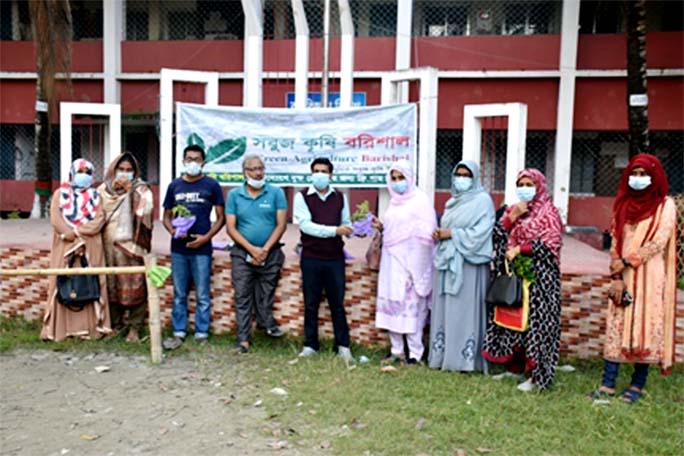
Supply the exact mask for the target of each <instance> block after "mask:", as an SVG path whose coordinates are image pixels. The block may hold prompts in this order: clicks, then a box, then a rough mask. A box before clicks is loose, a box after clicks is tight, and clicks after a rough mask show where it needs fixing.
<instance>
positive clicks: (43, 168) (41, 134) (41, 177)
mask: <svg viewBox="0 0 684 456" xmlns="http://www.w3.org/2000/svg"><path fill="white" fill-rule="evenodd" d="M38 66H40V63H38ZM40 75H41V72H40V71H38V77H37V79H36V120H35V127H36V129H35V139H34V147H35V151H36V185H35V192H36V195H35V198H34V214H33V216H35V217H40V218H45V217H47V216H48V208H49V207H50V194H51V193H52V160H51V159H50V149H51V148H50V119H49V116H48V111H47V102H46V100H45V97H44V95H43V90H42V88H41V87H42V85H41V84H42V80H41V77H40ZM43 108H44V109H43Z"/></svg>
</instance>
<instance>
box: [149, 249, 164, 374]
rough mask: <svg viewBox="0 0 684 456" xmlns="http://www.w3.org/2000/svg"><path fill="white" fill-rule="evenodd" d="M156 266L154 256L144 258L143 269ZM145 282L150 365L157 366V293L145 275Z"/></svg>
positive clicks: (158, 329)
mask: <svg viewBox="0 0 684 456" xmlns="http://www.w3.org/2000/svg"><path fill="white" fill-rule="evenodd" d="M156 265H157V258H156V257H155V256H154V255H152V254H150V255H146V256H145V268H146V269H147V270H148V271H149V270H151V269H152V268H153V267H155V266H156ZM145 280H146V282H147V310H148V321H149V325H150V355H151V356H152V363H153V364H159V363H161V361H162V342H161V317H160V310H159V307H160V304H159V291H158V290H157V287H155V286H154V284H153V283H152V280H150V275H149V274H145Z"/></svg>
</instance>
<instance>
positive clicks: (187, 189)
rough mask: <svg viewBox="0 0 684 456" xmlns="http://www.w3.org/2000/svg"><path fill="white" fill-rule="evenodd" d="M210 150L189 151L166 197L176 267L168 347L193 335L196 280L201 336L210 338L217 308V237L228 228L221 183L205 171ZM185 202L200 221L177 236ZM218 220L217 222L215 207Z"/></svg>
mask: <svg viewBox="0 0 684 456" xmlns="http://www.w3.org/2000/svg"><path fill="white" fill-rule="evenodd" d="M204 158H205V155H204V150H203V149H202V148H201V147H200V146H197V145H192V146H188V147H186V148H185V150H184V151H183V166H184V171H185V172H184V174H183V176H182V177H179V178H176V179H174V180H173V182H171V184H170V185H169V188H168V190H167V191H166V197H165V198H164V227H165V228H166V230H167V231H168V232H169V233H171V236H172V239H171V272H172V274H173V310H172V312H171V321H172V323H173V338H170V339H167V340H165V341H164V348H166V349H169V350H172V349H174V348H178V347H179V346H180V345H181V344H182V343H183V339H185V336H186V334H187V326H188V289H189V287H190V279H191V278H192V282H193V283H194V284H195V294H196V296H197V308H196V310H195V339H196V340H197V341H199V342H204V341H206V340H207V337H209V320H210V313H211V298H210V290H209V288H210V282H211V254H212V247H211V239H212V238H213V237H214V236H215V235H216V233H218V232H219V230H220V229H221V228H222V227H223V224H224V221H225V216H224V210H223V207H224V199H223V192H222V190H221V186H220V185H219V184H218V182H216V181H215V180H214V179H212V178H211V177H209V176H205V175H204V174H202V166H203V165H204ZM176 206H184V207H185V208H186V209H188V210H189V211H190V212H191V213H192V215H193V216H195V217H196V220H195V223H194V224H193V225H192V226H191V227H190V229H189V230H188V232H187V234H185V235H182V236H178V237H176V230H177V228H176V227H174V226H173V224H172V219H173V213H172V209H173V208H174V207H176ZM212 208H213V209H214V212H215V214H216V221H215V222H214V223H213V224H212V223H211V219H210V217H211V210H212Z"/></svg>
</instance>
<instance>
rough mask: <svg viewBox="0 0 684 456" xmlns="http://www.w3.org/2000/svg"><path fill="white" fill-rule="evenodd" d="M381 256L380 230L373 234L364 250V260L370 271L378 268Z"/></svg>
mask: <svg viewBox="0 0 684 456" xmlns="http://www.w3.org/2000/svg"><path fill="white" fill-rule="evenodd" d="M381 256H382V232H381V231H376V232H375V234H373V238H372V239H371V243H370V245H369V246H368V250H366V262H367V263H368V268H369V269H370V270H371V271H379V270H380V257H381Z"/></svg>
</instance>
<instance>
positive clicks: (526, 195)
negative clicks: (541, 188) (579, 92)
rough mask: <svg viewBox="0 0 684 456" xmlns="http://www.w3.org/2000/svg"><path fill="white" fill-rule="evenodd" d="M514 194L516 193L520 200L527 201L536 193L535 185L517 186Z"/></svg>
mask: <svg viewBox="0 0 684 456" xmlns="http://www.w3.org/2000/svg"><path fill="white" fill-rule="evenodd" d="M515 194H516V195H518V199H519V200H520V201H525V202H527V203H529V202H530V201H532V200H533V199H534V195H536V194H537V188H536V187H517V188H516V190H515Z"/></svg>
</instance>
